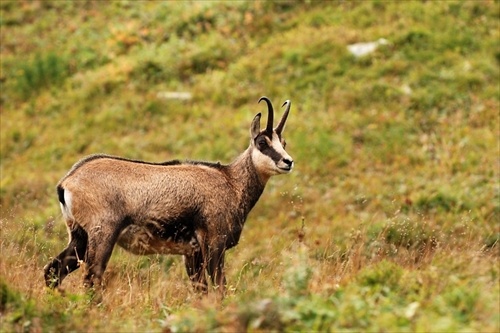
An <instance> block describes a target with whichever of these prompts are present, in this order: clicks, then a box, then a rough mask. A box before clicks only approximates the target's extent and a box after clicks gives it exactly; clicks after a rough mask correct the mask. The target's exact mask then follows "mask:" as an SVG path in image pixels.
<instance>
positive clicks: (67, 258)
mask: <svg viewBox="0 0 500 333" xmlns="http://www.w3.org/2000/svg"><path fill="white" fill-rule="evenodd" d="M68 230H69V243H68V246H67V247H66V248H65V249H64V250H63V251H62V252H61V253H60V254H59V255H58V256H57V257H55V258H54V259H53V260H52V261H51V262H49V263H48V264H47V265H45V267H44V277H45V284H46V285H47V287H50V288H55V287H57V286H58V285H60V284H61V283H62V281H63V280H64V278H65V277H66V276H67V275H68V274H69V273H71V272H72V271H74V270H76V269H78V268H79V267H80V265H79V260H83V259H84V257H85V252H86V251H87V232H86V231H85V230H83V228H82V227H80V226H79V225H78V224H76V223H73V224H70V223H68Z"/></svg>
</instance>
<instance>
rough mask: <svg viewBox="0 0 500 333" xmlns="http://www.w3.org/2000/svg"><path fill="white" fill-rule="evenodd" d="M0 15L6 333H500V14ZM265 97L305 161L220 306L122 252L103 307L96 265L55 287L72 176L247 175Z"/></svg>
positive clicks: (109, 7) (246, 235)
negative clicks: (96, 300)
mask: <svg viewBox="0 0 500 333" xmlns="http://www.w3.org/2000/svg"><path fill="white" fill-rule="evenodd" d="M0 10H1V16H0V28H1V31H0V33H1V46H0V55H1V73H0V83H1V99H0V106H1V108H0V116H1V123H0V126H1V131H0V148H1V150H0V163H1V166H0V172H1V177H0V186H1V189H0V207H1V215H0V225H1V227H0V252H1V260H0V331H2V332H4V331H5V332H10V331H30V332H31V331H32V332H41V331H44V332H45V331H123V332H130V331H164V332H181V331H199V332H203V331H224V332H234V331H244V330H250V331H360V330H363V331H398V332H402V331H436V332H437V331H477V332H497V331H499V330H500V308H499V304H500V286H499V273H500V272H499V266H498V260H499V246H498V242H499V238H500V223H499V222H500V220H499V219H500V203H499V202H500V186H499V176H500V175H499V168H500V165H499V154H500V146H499V133H500V127H499V126H500V122H499V120H500V119H499V99H500V98H499V64H500V46H499V43H498V41H499V38H500V36H499V29H498V24H499V10H500V8H499V3H498V2H493V1H439V2H438V1H436V2H434V1H427V2H417V1H412V2H384V1H373V2H372V1H366V2H359V3H353V2H350V1H342V2H334V1H331V2H316V1H265V2H212V1H210V2H209V1H202V2H196V1H182V2H181V1H178V2H162V1H150V2H135V1H113V2H104V1H95V2H93V1H2V2H0ZM379 38H385V39H386V40H387V41H388V43H387V44H385V45H380V46H379V47H378V48H377V49H376V50H375V51H374V52H373V53H370V54H368V55H365V56H363V57H355V56H353V55H352V54H351V53H350V52H349V51H348V48H347V46H348V45H350V44H353V43H359V42H370V41H376V40H378V39H379ZM168 92H187V93H190V94H191V96H192V98H191V99H189V100H180V99H170V98H168V94H167V93H168ZM262 95H266V96H268V97H270V98H271V99H272V100H273V101H274V102H275V104H278V103H281V102H283V101H284V100H285V99H291V100H292V110H291V114H290V117H289V120H288V123H287V128H286V130H285V133H284V134H285V137H286V140H287V143H288V146H287V150H288V152H289V153H290V155H291V156H292V157H293V158H294V160H295V162H296V165H295V169H294V172H293V173H292V174H291V175H287V176H279V177H275V178H272V179H271V181H270V183H269V184H268V186H267V188H266V190H265V192H264V194H263V196H262V197H261V199H260V201H259V203H258V204H257V206H256V207H255V209H254V210H253V211H252V213H251V214H250V216H249V218H248V221H247V224H246V226H245V230H244V232H243V235H242V238H241V241H240V244H239V245H238V246H237V247H236V248H235V249H233V250H231V251H230V253H229V255H228V258H227V260H226V262H227V277H228V284H229V286H228V289H229V292H228V295H227V297H226V298H225V299H224V300H223V301H222V302H219V303H217V302H215V301H214V299H213V297H212V296H213V295H209V297H205V298H203V297H199V295H197V294H196V293H194V292H193V290H192V289H191V287H190V284H189V283H188V279H187V276H186V273H185V272H184V268H183V266H184V265H183V262H182V258H180V257H173V256H172V257H168V256H150V257H137V256H133V255H131V254H128V253H126V252H125V251H123V250H121V249H119V248H116V249H115V251H114V253H113V256H112V258H111V260H110V264H109V266H108V270H107V273H106V276H105V280H106V291H105V294H104V299H103V301H102V302H101V303H100V304H97V305H96V304H93V302H92V300H91V295H89V294H87V293H85V291H84V290H83V288H82V287H81V280H82V275H81V272H80V271H76V272H75V273H73V274H72V275H71V276H70V277H68V279H67V280H65V281H64V284H63V287H64V289H63V290H58V291H51V290H47V289H46V288H45V287H44V282H43V274H42V267H43V266H44V265H45V264H46V263H47V262H48V261H49V260H50V259H51V258H52V257H53V256H55V255H57V254H58V253H59V252H60V251H61V250H62V249H63V248H64V246H65V245H66V243H67V234H66V229H65V226H64V223H63V219H62V216H61V213H60V211H59V207H58V203H57V197H56V195H55V188H54V187H55V184H56V183H57V181H58V180H59V179H60V178H61V177H62V176H63V175H64V174H65V172H66V171H67V170H68V169H69V168H70V167H71V165H72V164H73V163H74V162H76V161H77V160H78V159H79V158H81V157H83V156H85V155H87V154H90V153H97V152H103V153H108V154H113V155H120V156H125V157H130V158H135V159H144V160H148V161H157V162H158V161H164V160H169V159H176V158H180V159H184V158H188V159H199V160H208V161H221V162H223V163H229V162H230V161H231V160H232V159H233V158H234V157H236V156H237V155H238V154H239V153H240V152H242V151H243V150H244V149H245V148H246V147H247V145H248V140H249V137H248V135H249V134H248V133H249V126H250V122H251V120H252V118H253V116H254V115H255V114H256V113H257V112H264V113H265V107H264V106H263V105H258V104H257V100H258V98H259V97H260V96H262ZM280 111H281V110H280ZM279 114H281V112H280V113H279ZM216 303H217V304H216Z"/></svg>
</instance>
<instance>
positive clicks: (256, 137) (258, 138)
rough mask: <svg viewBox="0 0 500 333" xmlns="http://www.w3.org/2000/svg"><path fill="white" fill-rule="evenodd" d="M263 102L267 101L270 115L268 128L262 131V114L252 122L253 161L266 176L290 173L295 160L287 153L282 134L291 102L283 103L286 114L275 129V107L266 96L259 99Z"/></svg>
mask: <svg viewBox="0 0 500 333" xmlns="http://www.w3.org/2000/svg"><path fill="white" fill-rule="evenodd" d="M261 101H266V103H267V107H268V112H269V115H268V117H267V125H266V128H265V129H263V130H262V131H261V130H260V117H261V114H260V113H258V114H257V115H256V116H255V118H254V119H253V121H252V126H251V128H250V134H251V147H252V148H253V150H252V158H253V161H254V163H255V165H256V167H257V169H259V170H260V171H261V172H262V173H263V174H265V175H268V176H272V175H278V174H283V173H289V172H290V171H292V168H293V159H292V157H290V155H288V153H287V152H286V151H285V146H286V142H285V139H284V138H283V137H282V132H283V129H284V128H285V122H286V119H287V118H288V113H289V112H290V106H291V102H290V101H289V100H286V101H285V103H283V105H282V107H283V106H285V105H286V109H285V113H283V116H282V117H281V120H280V122H279V124H278V126H276V127H275V128H274V129H273V119H274V110H273V105H272V103H271V101H270V100H269V98H267V97H265V96H264V97H261V98H260V99H259V103H260V102H261Z"/></svg>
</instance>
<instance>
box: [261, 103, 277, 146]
mask: <svg viewBox="0 0 500 333" xmlns="http://www.w3.org/2000/svg"><path fill="white" fill-rule="evenodd" d="M262 100H264V101H266V103H267V109H268V112H269V114H268V115H267V126H266V133H267V134H268V136H269V137H271V136H272V133H273V120H274V110H273V104H272V103H271V101H270V100H269V98H267V97H266V96H262V97H261V98H260V99H259V103H260V102H261V101H262Z"/></svg>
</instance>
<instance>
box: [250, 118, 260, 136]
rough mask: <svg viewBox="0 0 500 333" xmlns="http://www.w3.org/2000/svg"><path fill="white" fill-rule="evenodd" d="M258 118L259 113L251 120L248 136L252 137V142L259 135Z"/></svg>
mask: <svg viewBox="0 0 500 333" xmlns="http://www.w3.org/2000/svg"><path fill="white" fill-rule="evenodd" d="M260 117H261V113H260V112H259V113H257V115H256V116H255V117H254V118H253V120H252V125H251V127H250V134H251V136H252V140H253V139H255V138H256V137H257V136H258V135H259V134H260Z"/></svg>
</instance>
